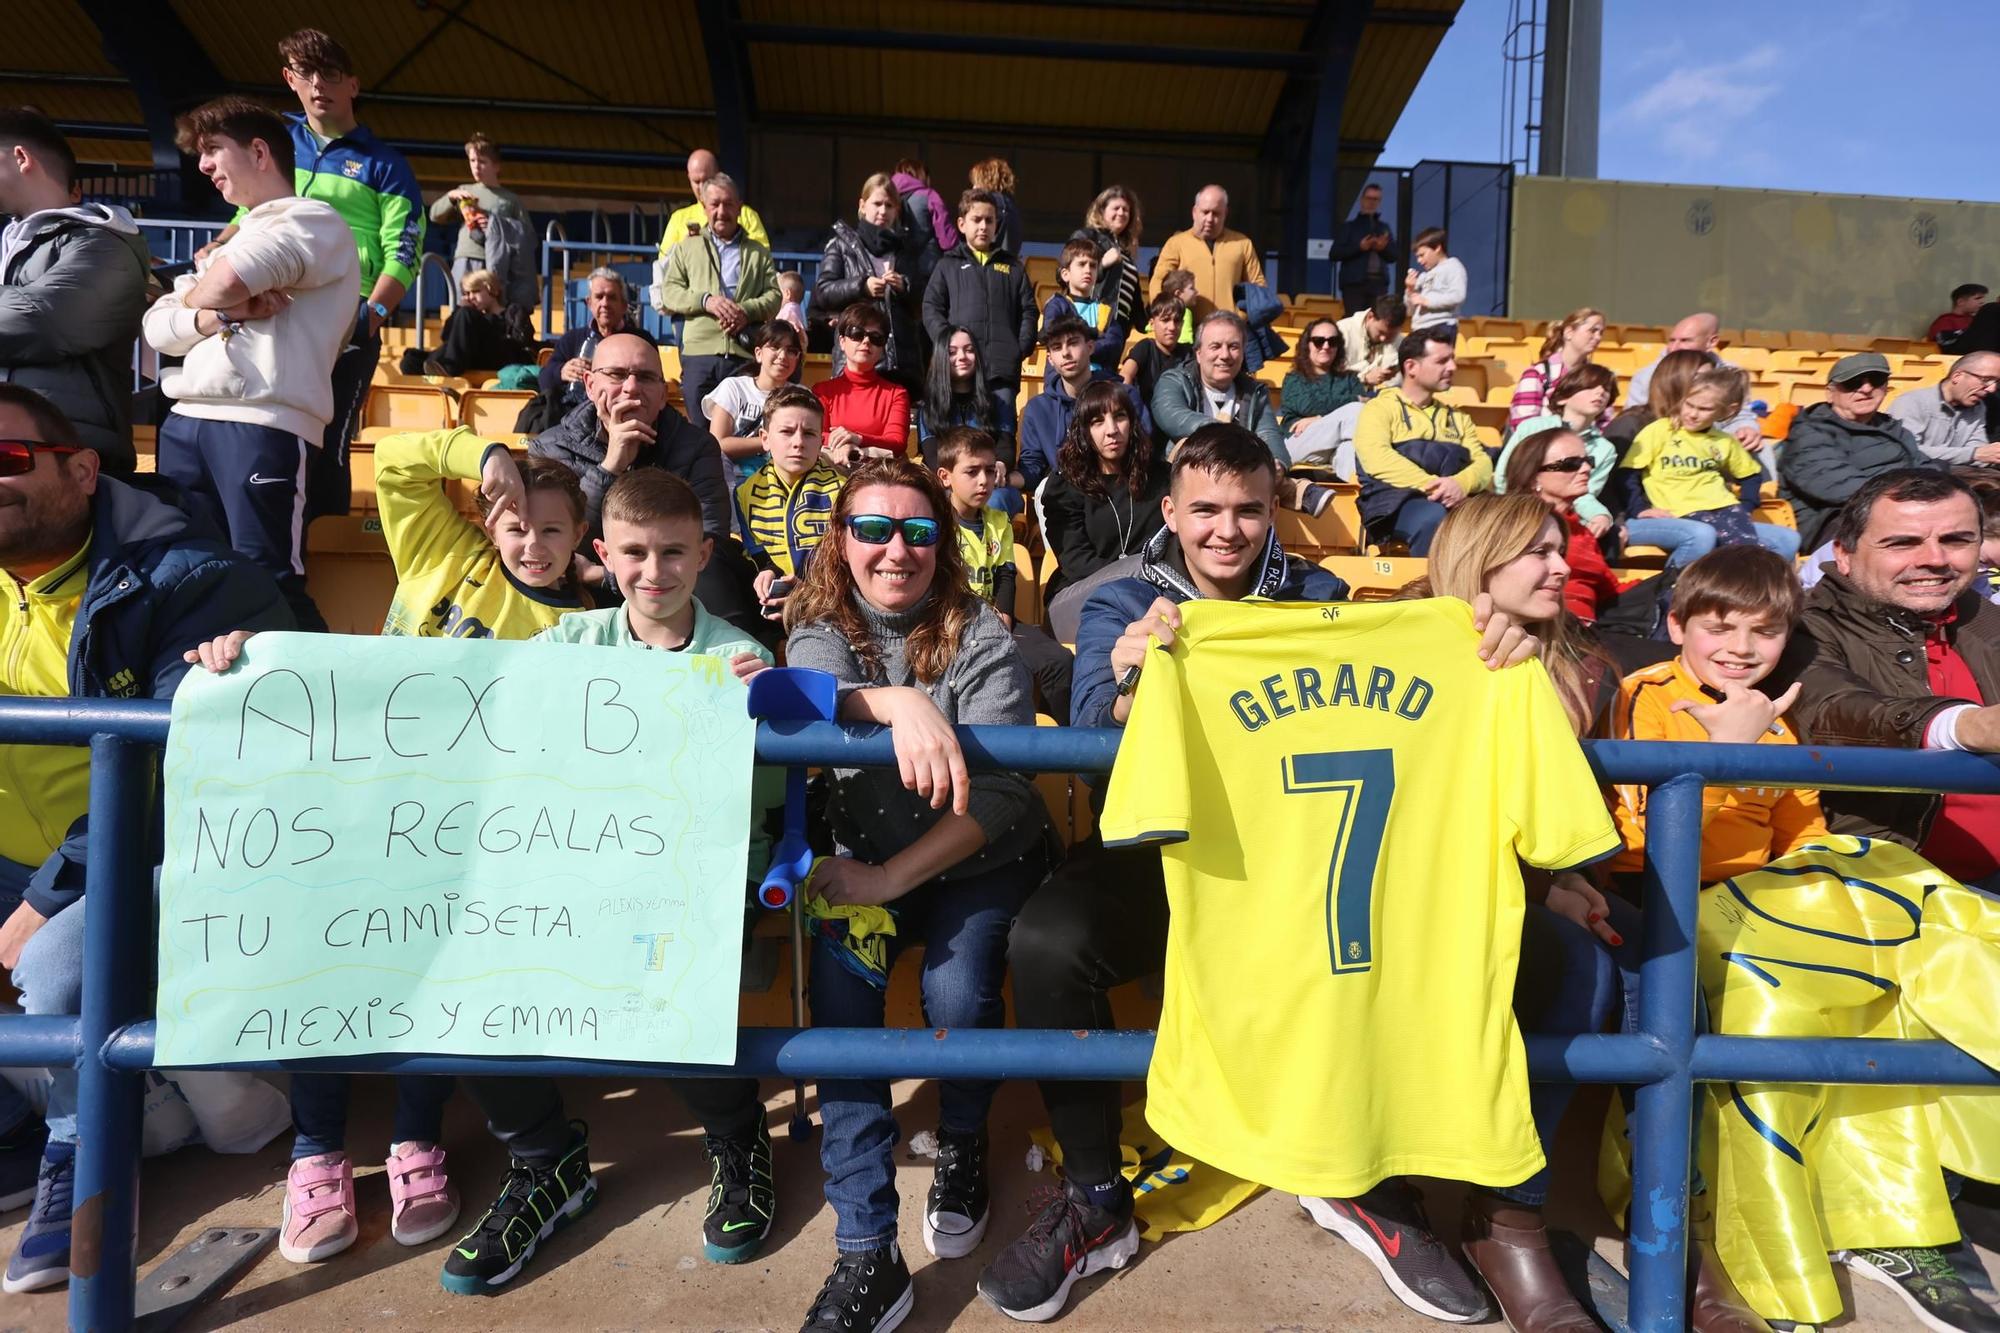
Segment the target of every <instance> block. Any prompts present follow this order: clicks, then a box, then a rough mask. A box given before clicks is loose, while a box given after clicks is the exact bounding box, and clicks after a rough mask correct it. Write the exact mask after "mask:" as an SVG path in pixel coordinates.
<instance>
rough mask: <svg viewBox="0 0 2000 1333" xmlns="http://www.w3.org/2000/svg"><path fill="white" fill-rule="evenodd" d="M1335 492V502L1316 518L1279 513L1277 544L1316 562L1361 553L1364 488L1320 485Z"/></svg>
mask: <svg viewBox="0 0 2000 1333" xmlns="http://www.w3.org/2000/svg"><path fill="white" fill-rule="evenodd" d="M1321 484H1323V485H1326V486H1330V487H1332V488H1333V502H1332V503H1331V504H1329V505H1328V506H1327V507H1326V510H1325V512H1324V513H1322V514H1320V515H1319V516H1318V517H1317V518H1315V517H1313V516H1312V515H1310V514H1306V513H1302V512H1300V511H1299V510H1297V509H1282V508H1281V509H1279V510H1278V515H1277V518H1276V520H1275V526H1276V527H1277V531H1278V544H1279V545H1280V546H1282V547H1284V548H1285V550H1287V551H1289V552H1290V553H1292V554H1293V555H1296V556H1299V557H1301V558H1302V559H1306V560H1317V559H1319V558H1320V557H1322V556H1327V555H1346V554H1349V553H1351V552H1354V551H1359V550H1360V549H1361V543H1362V531H1361V488H1360V487H1359V486H1357V485H1355V484H1354V483H1353V482H1347V481H1334V482H1324V483H1321Z"/></svg>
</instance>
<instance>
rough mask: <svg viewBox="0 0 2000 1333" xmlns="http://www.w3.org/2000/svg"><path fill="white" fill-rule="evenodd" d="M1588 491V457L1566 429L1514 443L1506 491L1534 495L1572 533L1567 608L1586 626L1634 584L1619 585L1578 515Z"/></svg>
mask: <svg viewBox="0 0 2000 1333" xmlns="http://www.w3.org/2000/svg"><path fill="white" fill-rule="evenodd" d="M1589 490H1590V452H1589V450H1587V449H1586V448H1584V444H1583V440H1582V438H1581V437H1579V436H1578V435H1577V433H1576V432H1575V431H1573V430H1570V429H1569V428H1568V427H1567V426H1556V427H1551V428H1550V429H1548V430H1545V431H1540V432H1538V433H1536V434H1534V435H1530V436H1528V437H1527V438H1526V439H1524V440H1522V441H1521V442H1520V443H1518V444H1516V445H1515V446H1514V448H1513V450H1512V456H1511V457H1509V458H1508V460H1507V492H1508V494H1510V495H1511V494H1515V493H1517V492H1518V493H1519V494H1522V495H1532V496H1534V497H1535V498H1536V499H1537V500H1540V501H1541V502H1542V503H1543V504H1545V505H1547V506H1548V507H1549V508H1550V509H1553V510H1554V511H1555V512H1556V514H1557V516H1558V517H1560V518H1561V519H1562V521H1563V527H1564V529H1565V530H1566V531H1567V532H1568V534H1569V547H1568V549H1567V550H1566V551H1564V552H1563V558H1564V559H1565V560H1567V561H1568V562H1569V583H1568V584H1567V585H1566V586H1565V587H1564V588H1563V604H1564V605H1565V606H1566V607H1568V608H1569V613H1570V614H1571V615H1573V616H1575V617H1576V618H1577V619H1578V620H1581V621H1582V622H1584V623H1585V624H1586V625H1587V624H1590V623H1591V622H1592V621H1594V620H1596V619H1597V617H1598V616H1599V615H1601V614H1603V613H1604V612H1605V611H1606V610H1607V609H1609V608H1610V606H1611V604H1612V603H1613V602H1615V601H1617V600H1618V594H1619V593H1621V592H1624V591H1625V589H1626V588H1628V587H1630V586H1631V585H1630V584H1625V583H1620V582H1619V581H1618V579H1617V576H1616V575H1614V574H1612V572H1611V565H1610V564H1609V562H1607V561H1606V560H1605V558H1604V552H1603V551H1602V550H1601V549H1599V547H1598V545H1597V538H1595V537H1593V536H1592V535H1591V533H1590V529H1589V528H1587V527H1585V526H1584V523H1583V520H1582V519H1579V518H1578V517H1577V516H1576V501H1577V497H1579V496H1581V495H1585V494H1587V493H1588V492H1589Z"/></svg>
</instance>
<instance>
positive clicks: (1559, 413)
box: [1493, 364, 1631, 542]
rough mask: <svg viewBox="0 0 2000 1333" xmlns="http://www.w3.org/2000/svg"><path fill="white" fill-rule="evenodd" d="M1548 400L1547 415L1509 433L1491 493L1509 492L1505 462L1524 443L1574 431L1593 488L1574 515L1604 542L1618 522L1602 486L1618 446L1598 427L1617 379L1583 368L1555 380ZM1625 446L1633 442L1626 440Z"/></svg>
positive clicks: (1604, 371)
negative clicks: (1586, 457)
mask: <svg viewBox="0 0 2000 1333" xmlns="http://www.w3.org/2000/svg"><path fill="white" fill-rule="evenodd" d="M1546 401H1547V407H1548V411H1546V412H1544V413H1542V415H1540V416H1536V417H1529V418H1528V419H1527V420H1526V421H1523V422H1521V423H1520V424H1519V425H1518V426H1515V427H1513V428H1512V429H1510V430H1509V431H1508V432H1507V447H1506V448H1504V449H1502V450H1501V451H1500V457H1499V459H1498V460H1496V461H1495V462H1494V464H1493V490H1494V492H1495V493H1496V494H1499V495H1505V494H1506V493H1507V464H1508V462H1509V460H1510V459H1511V458H1512V456H1513V453H1514V448H1515V446H1516V445H1518V444H1519V443H1520V442H1521V441H1522V440H1525V439H1527V438H1528V437H1529V436H1530V435H1539V434H1541V433H1542V432H1543V431H1545V430H1553V429H1555V428H1556V427H1558V426H1561V427H1566V428H1568V429H1569V430H1572V431H1575V432H1576V435H1577V438H1578V439H1580V440H1582V441H1583V449H1584V452H1585V453H1586V454H1588V455H1589V456H1590V484H1589V486H1588V487H1586V488H1585V490H1584V493H1583V494H1582V495H1580V496H1578V497H1577V500H1576V513H1577V517H1578V518H1580V519H1582V520H1583V522H1584V526H1585V527H1587V528H1589V529H1590V535H1591V536H1593V537H1595V538H1597V539H1598V541H1599V542H1602V541H1603V540H1604V537H1605V534H1607V533H1609V532H1610V531H1611V527H1612V524H1613V522H1614V517H1613V514H1612V509H1611V504H1610V503H1608V501H1613V500H1615V499H1616V498H1617V497H1616V496H1606V495H1605V493H1604V487H1605V483H1607V482H1608V481H1610V480H1611V473H1612V470H1613V469H1614V468H1616V467H1617V466H1618V446H1617V445H1615V444H1613V443H1612V442H1611V441H1610V440H1608V439H1606V438H1605V435H1604V432H1603V431H1601V430H1599V429H1598V428H1597V423H1598V422H1599V421H1600V420H1602V419H1603V417H1604V414H1605V412H1606V411H1607V410H1608V409H1609V408H1610V406H1611V404H1613V403H1615V402H1617V401H1618V377H1617V376H1616V375H1614V374H1612V373H1611V372H1610V371H1609V370H1607V369H1606V368H1605V367H1603V366H1600V365H1595V364H1589V365H1581V366H1578V367H1577V368H1576V369H1575V370H1572V371H1570V372H1569V373H1568V374H1567V375H1564V376H1563V377H1562V378H1561V379H1560V380H1558V381H1556V384H1555V387H1553V388H1551V389H1550V390H1549V392H1548V397H1547V400H1546ZM1626 443H1627V444H1629V443H1631V441H1630V440H1629V439H1627V441H1626Z"/></svg>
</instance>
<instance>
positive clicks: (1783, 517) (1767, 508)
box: [1750, 495, 1799, 532]
mask: <svg viewBox="0 0 2000 1333" xmlns="http://www.w3.org/2000/svg"><path fill="white" fill-rule="evenodd" d="M1750 521H1751V522H1752V523H1774V524H1776V525H1777V526H1778V527H1781V528H1790V529H1791V530H1792V531H1793V532H1797V531H1798V530H1799V517H1798V515H1797V514H1795V513H1793V512H1792V504H1791V501H1789V500H1781V499H1779V498H1778V497H1777V496H1775V495H1773V496H1768V497H1763V498H1760V499H1759V500H1758V501H1757V507H1756V508H1755V509H1753V510H1751V511H1750Z"/></svg>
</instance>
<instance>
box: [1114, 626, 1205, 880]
mask: <svg viewBox="0 0 2000 1333" xmlns="http://www.w3.org/2000/svg"><path fill="white" fill-rule="evenodd" d="M1185 643H1186V640H1182V647H1180V648H1176V649H1174V650H1171V651H1170V650H1168V649H1165V648H1160V647H1157V646H1156V647H1155V648H1154V649H1153V650H1152V651H1151V653H1150V654H1149V655H1148V656H1149V660H1148V661H1147V663H1146V669H1145V670H1144V671H1143V672H1141V673H1140V675H1139V692H1138V694H1137V695H1135V696H1134V697H1133V700H1132V713H1131V716H1130V717H1128V718H1126V719H1125V734H1124V735H1123V736H1122V737H1120V738H1119V741H1118V762H1117V764H1116V765H1115V766H1114V767H1113V768H1112V770H1111V783H1110V786H1109V787H1108V788H1107V790H1106V792H1105V796H1104V813H1103V814H1102V815H1101V816H1099V817H1098V821H1097V824H1098V828H1099V830H1100V831H1101V832H1102V834H1103V837H1104V845H1105V846H1106V847H1129V846H1135V845H1138V844H1141V843H1167V842H1184V841H1186V839H1187V836H1188V831H1189V828H1190V826H1191V824H1192V822H1193V818H1194V812H1193V809H1192V803H1193V793H1192V790H1191V788H1190V787H1189V785H1188V762H1187V725H1186V718H1185V716H1184V714H1183V710H1184V708H1185V707H1186V705H1187V702H1188V699H1187V682H1186V679H1185V673H1184V672H1183V670H1182V667H1181V657H1182V654H1183V653H1184V651H1185Z"/></svg>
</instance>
